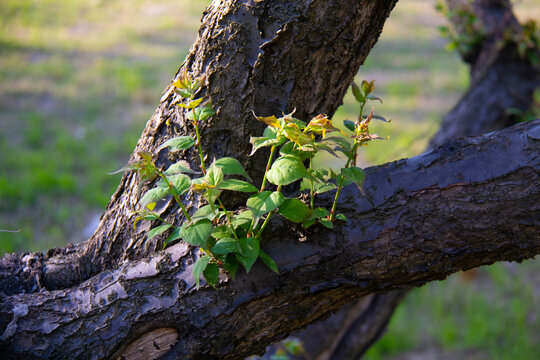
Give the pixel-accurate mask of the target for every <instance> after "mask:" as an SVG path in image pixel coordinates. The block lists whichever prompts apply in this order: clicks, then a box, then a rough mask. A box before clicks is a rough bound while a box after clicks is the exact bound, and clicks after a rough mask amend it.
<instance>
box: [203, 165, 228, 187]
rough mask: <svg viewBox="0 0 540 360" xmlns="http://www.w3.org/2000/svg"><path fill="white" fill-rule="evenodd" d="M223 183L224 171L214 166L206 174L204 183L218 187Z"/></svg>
mask: <svg viewBox="0 0 540 360" xmlns="http://www.w3.org/2000/svg"><path fill="white" fill-rule="evenodd" d="M221 181H223V171H222V170H221V168H220V167H219V166H215V164H213V165H212V166H210V168H209V169H208V171H207V172H206V175H205V176H204V182H205V183H206V184H208V185H212V186H217V185H218V184H219V183H220V182H221Z"/></svg>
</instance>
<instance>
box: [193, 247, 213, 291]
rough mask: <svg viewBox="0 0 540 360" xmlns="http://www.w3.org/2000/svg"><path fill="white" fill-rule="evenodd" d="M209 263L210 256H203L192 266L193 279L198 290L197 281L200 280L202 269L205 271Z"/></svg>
mask: <svg viewBox="0 0 540 360" xmlns="http://www.w3.org/2000/svg"><path fill="white" fill-rule="evenodd" d="M209 262H210V256H208V255H203V256H201V257H200V258H199V259H198V260H197V262H196V263H195V265H193V277H194V278H195V283H196V284H197V289H198V288H199V280H200V278H201V274H202V273H203V271H204V269H206V267H207V266H208V263H209Z"/></svg>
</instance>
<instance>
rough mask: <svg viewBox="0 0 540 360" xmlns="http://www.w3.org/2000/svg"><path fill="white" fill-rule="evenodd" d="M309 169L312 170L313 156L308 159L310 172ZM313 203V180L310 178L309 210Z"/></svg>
mask: <svg viewBox="0 0 540 360" xmlns="http://www.w3.org/2000/svg"><path fill="white" fill-rule="evenodd" d="M311 170H313V158H311V159H309V172H310V173H311ZM314 203H315V194H313V180H311V178H310V179H309V206H310V207H311V211H313V207H314V206H313V205H314Z"/></svg>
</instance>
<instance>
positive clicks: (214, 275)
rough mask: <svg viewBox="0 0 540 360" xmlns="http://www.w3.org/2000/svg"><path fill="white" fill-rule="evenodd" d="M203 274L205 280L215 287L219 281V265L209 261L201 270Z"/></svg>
mask: <svg viewBox="0 0 540 360" xmlns="http://www.w3.org/2000/svg"><path fill="white" fill-rule="evenodd" d="M203 275H204V279H205V280H206V282H207V283H208V284H209V285H210V286H212V287H214V288H215V287H216V285H217V284H218V282H219V267H218V266H217V265H216V264H213V263H210V264H208V265H207V266H206V269H204V270H203Z"/></svg>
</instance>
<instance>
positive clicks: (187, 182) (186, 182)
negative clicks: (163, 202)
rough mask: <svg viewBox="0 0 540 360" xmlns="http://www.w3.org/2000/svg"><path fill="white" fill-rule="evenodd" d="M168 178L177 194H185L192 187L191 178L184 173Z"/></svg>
mask: <svg viewBox="0 0 540 360" xmlns="http://www.w3.org/2000/svg"><path fill="white" fill-rule="evenodd" d="M167 180H168V181H170V183H171V185H172V187H173V189H174V191H175V192H176V194H177V195H182V194H184V193H185V192H186V191H188V190H189V188H190V187H191V178H190V177H189V176H187V175H184V174H176V175H170V176H167Z"/></svg>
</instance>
